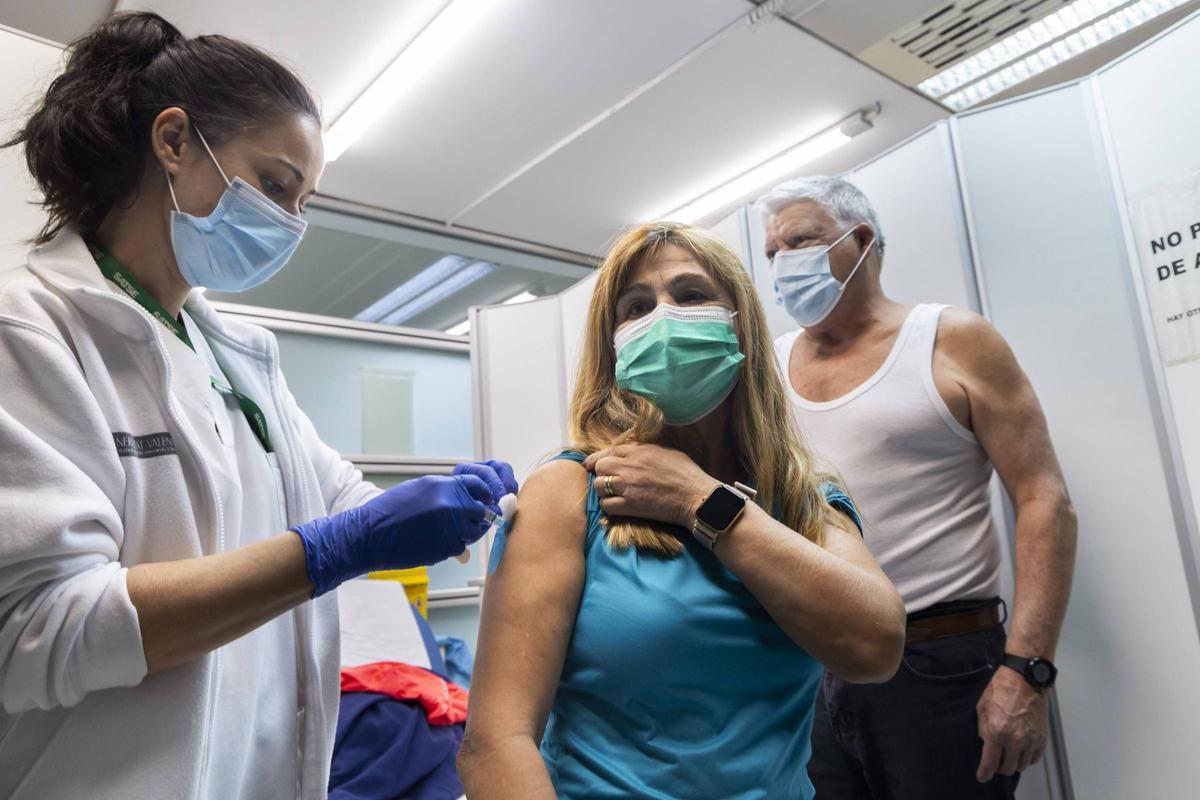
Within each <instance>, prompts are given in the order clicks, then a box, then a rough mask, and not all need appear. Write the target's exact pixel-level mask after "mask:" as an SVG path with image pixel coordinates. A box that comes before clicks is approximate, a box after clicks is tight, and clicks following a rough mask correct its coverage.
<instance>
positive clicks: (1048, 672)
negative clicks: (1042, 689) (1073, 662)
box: [1028, 658, 1056, 686]
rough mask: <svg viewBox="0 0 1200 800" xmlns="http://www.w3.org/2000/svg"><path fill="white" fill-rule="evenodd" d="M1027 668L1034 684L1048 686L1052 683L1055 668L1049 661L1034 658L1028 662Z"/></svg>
mask: <svg viewBox="0 0 1200 800" xmlns="http://www.w3.org/2000/svg"><path fill="white" fill-rule="evenodd" d="M1028 670H1029V677H1030V679H1031V681H1032V682H1033V683H1034V684H1035V685H1037V686H1049V685H1050V684H1052V683H1054V675H1055V672H1056V670H1055V669H1054V666H1053V665H1051V663H1050V662H1049V661H1046V660H1044V659H1040V658H1037V659H1034V660H1033V661H1032V662H1030V664H1029V667H1028Z"/></svg>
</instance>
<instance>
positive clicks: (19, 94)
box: [0, 26, 62, 269]
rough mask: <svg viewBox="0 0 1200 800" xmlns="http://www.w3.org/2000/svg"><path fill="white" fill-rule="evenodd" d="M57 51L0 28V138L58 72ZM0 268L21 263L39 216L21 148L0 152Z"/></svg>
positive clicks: (18, 121) (4, 137)
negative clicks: (1, 188) (0, 112)
mask: <svg viewBox="0 0 1200 800" xmlns="http://www.w3.org/2000/svg"><path fill="white" fill-rule="evenodd" d="M61 55H62V50H61V49H60V48H59V47H58V46H57V45H53V44H50V43H48V42H43V41H41V40H39V39H36V38H32V37H30V36H28V35H26V34H22V33H17V32H15V31H13V30H10V29H9V28H5V27H3V26H0V109H4V110H5V111H4V113H3V115H0V141H4V140H7V139H8V138H9V137H10V136H11V135H12V134H13V132H14V131H15V130H16V129H17V128H19V127H20V126H21V124H22V123H23V122H24V119H25V114H26V113H28V111H29V110H30V109H31V107H32V103H33V102H34V101H36V100H37V96H38V92H39V91H44V90H45V87H46V85H47V84H48V83H49V82H50V79H51V78H52V77H53V76H54V74H55V73H56V72H57V71H58V66H59V58H60V57H61ZM0 187H3V190H2V191H0V269H8V268H9V267H15V266H17V265H18V264H22V263H24V262H25V254H26V252H28V250H29V245H28V244H27V240H28V239H29V238H30V237H31V236H33V235H34V234H35V233H37V231H38V229H39V228H40V227H41V226H42V223H43V221H44V219H45V215H44V214H43V213H42V209H41V208H40V207H39V206H37V205H36V201H37V200H38V199H39V198H40V195H39V194H38V191H37V188H36V187H35V186H34V184H33V179H32V178H31V177H30V176H29V170H28V169H27V168H26V167H25V154H24V152H23V150H22V148H19V147H13V148H8V149H5V150H0Z"/></svg>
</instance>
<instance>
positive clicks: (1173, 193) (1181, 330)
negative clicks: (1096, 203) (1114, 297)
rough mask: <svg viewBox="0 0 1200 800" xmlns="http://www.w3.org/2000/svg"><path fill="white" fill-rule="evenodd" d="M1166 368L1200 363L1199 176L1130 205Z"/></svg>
mask: <svg viewBox="0 0 1200 800" xmlns="http://www.w3.org/2000/svg"><path fill="white" fill-rule="evenodd" d="M1129 216H1130V220H1131V222H1132V224H1133V235H1134V239H1135V240H1136V242H1137V250H1138V259H1139V261H1140V263H1141V268H1142V278H1143V280H1144V281H1145V284H1146V293H1147V295H1148V296H1149V300H1150V313H1151V315H1152V316H1153V317H1154V331H1155V333H1156V335H1157V338H1158V348H1159V353H1160V354H1161V356H1162V359H1163V363H1164V364H1166V365H1168V366H1170V365H1171V364H1181V363H1183V362H1185V361H1191V360H1192V359H1195V358H1200V171H1198V172H1194V173H1192V174H1191V175H1188V176H1186V177H1184V178H1181V179H1179V180H1176V181H1172V182H1171V183H1167V184H1163V185H1161V186H1158V187H1155V188H1154V189H1151V190H1149V191H1147V192H1145V193H1143V194H1141V195H1139V196H1138V197H1136V198H1134V199H1133V200H1132V201H1131V202H1130V204H1129Z"/></svg>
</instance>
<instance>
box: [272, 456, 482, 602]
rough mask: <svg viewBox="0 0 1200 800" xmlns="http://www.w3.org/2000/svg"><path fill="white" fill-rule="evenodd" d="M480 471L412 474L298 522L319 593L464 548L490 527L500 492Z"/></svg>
mask: <svg viewBox="0 0 1200 800" xmlns="http://www.w3.org/2000/svg"><path fill="white" fill-rule="evenodd" d="M489 483H496V484H499V480H497V481H494V482H492V481H485V480H484V479H483V478H482V477H480V476H479V475H477V474H459V475H453V476H449V477H445V476H436V475H429V476H426V477H423V478H416V479H414V480H410V481H406V482H405V483H402V484H400V485H398V486H394V487H392V488H391V489H388V490H387V491H386V492H384V493H383V494H380V495H378V496H377V497H374V498H372V499H371V500H368V501H367V502H366V503H363V504H362V505H361V506H359V507H357V508H351V509H349V510H347V511H343V512H342V513H340V514H336V515H334V516H332V517H321V518H319V519H314V520H312V521H311V522H306V523H304V524H303V525H297V526H296V527H294V528H292V531H294V532H295V533H296V534H297V535H299V537H300V540H301V541H302V542H303V543H304V560H305V564H306V566H307V569H308V577H309V579H310V580H311V581H312V584H313V597H317V596H319V595H322V594H324V593H325V592H328V591H329V590H331V589H336V588H337V587H338V585H339V584H341V583H342V582H343V581H346V580H349V579H350V578H354V577H357V576H359V575H362V574H363V573H365V572H370V571H372V570H378V569H406V568H409V567H416V566H421V565H426V564H436V563H438V562H439V561H444V560H445V559H447V558H449V557H451V556H456V555H458V554H460V553H462V552H463V551H464V550H465V549H466V548H467V545H470V544H472V543H473V542H475V541H477V540H478V539H479V538H480V537H482V536H483V535H484V534H485V533H486V532H487V529H488V522H487V521H486V519H485V515H484V511H485V510H486V509H487V508H488V507H492V510H493V512H496V511H497V509H496V508H495V504H496V503H497V502H498V501H499V499H500V498H499V497H498V496H496V495H495V493H494V492H493V490H492V488H489Z"/></svg>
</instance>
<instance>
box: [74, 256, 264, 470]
mask: <svg viewBox="0 0 1200 800" xmlns="http://www.w3.org/2000/svg"><path fill="white" fill-rule="evenodd" d="M87 245H88V249H89V250H91V251H92V258H94V259H96V266H98V267H100V271H101V272H103V273H104V277H106V278H108V279H109V280H110V281H112V282H113V283H115V284H116V285H117V286H119V287H121V290H122V291H124V292H125V294H127V295H129V296H130V297H131V298H132V299H133V300H134V302H136V303H137V304H138V305H140V306H141V307H142V308H144V309H146V311H148V312H149V313H150V316H152V317H154V318H155V319H156V320H158V321H159V322H161V323H162V326H163V327H164V328H166V329H167V330H169V331H170V332H171V333H173V334H175V336H176V337H177V338H178V339H179V341H181V342H183V343H184V344H186V345H187V346H188V348H190V349H191V351H192V352H193V353H195V352H196V346H195V345H194V344H192V337H190V336H188V332H187V328H185V327H183V323H181V322H180V321H179V320H177V319H176V318H175V317H172V316H171V314H170V312H168V311H167V310H166V309H165V308H163V307H162V305H161V304H160V303H159V302H158V301H157V300H155V299H154V298H153V297H152V296H151V295H150V293H149V292H147V291H146V290H145V289H143V288H142V286H141V284H139V283H138V282H137V281H136V280H135V279H134V277H133V276H132V275H130V274H129V272H128V271H127V270H126V269H125V268H124V267H122V266H121V262H119V261H117V259H115V258H113V256H112V254H111V253H109V252H108V251H107V250H105V249H104V248H103V247H101V246H100V245H99V244H98V243H97V242H95V241H92V240H90V239H89V240H88V243H87ZM208 379H209V380H210V381H211V382H212V385H213V388H214V389H216V390H217V391H218V392H221V393H222V394H228V395H230V396H231V397H233V398H234V399H236V400H237V402H238V405H239V406H241V407H242V413H243V414H245V415H246V422H248V423H250V430H252V431H254V435H255V436H256V437H258V441H260V442H262V446H263V449H265V450H266V451H267V452H268V453H273V452H275V451H274V450H272V449H271V437H270V436H268V435H267V418H266V416H264V415H263V412H262V409H261V408H259V407H258V404H257V403H255V402H254V401H253V400H251V399H250V398H249V397H246V395H244V394H242V393H241V392H239V391H237V390H236V389H234V388H233V387H232V386H230V385H229V384H227V383H226V382H225V381H222V380H218V379H217V378H215V377H213V376H211V375H210V376H209V378H208Z"/></svg>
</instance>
